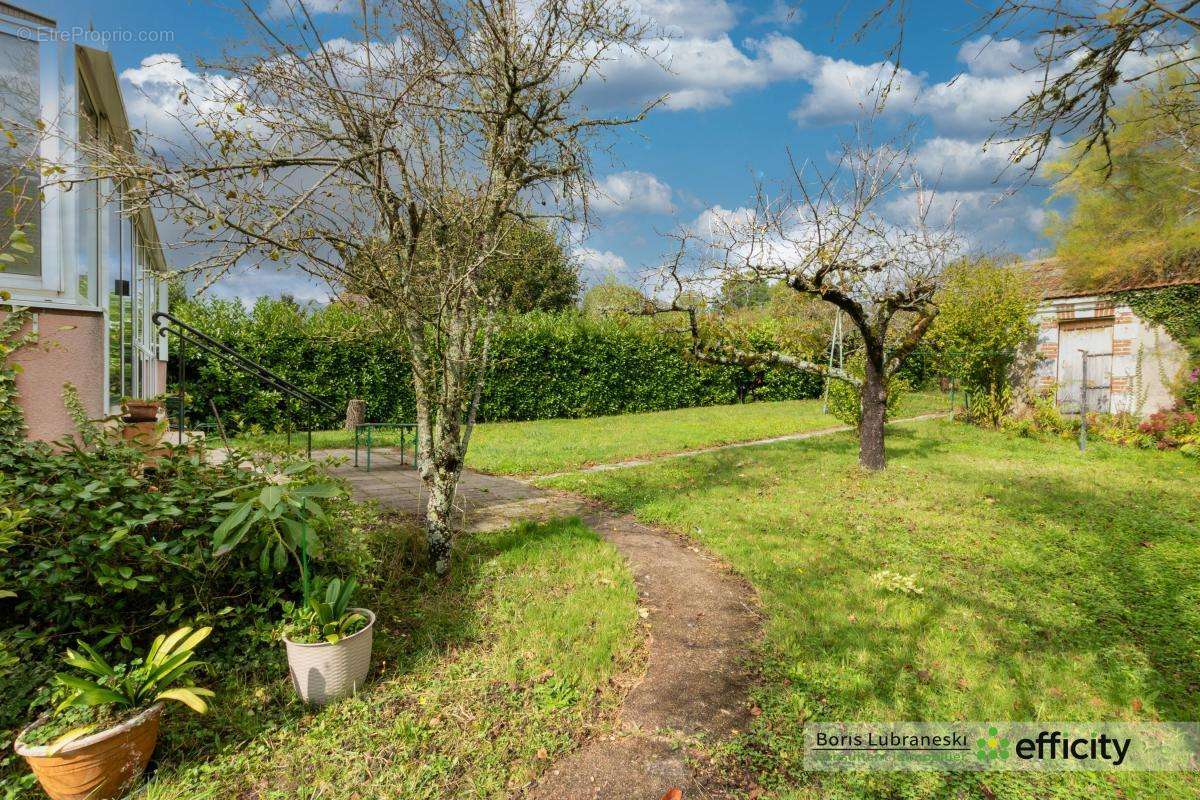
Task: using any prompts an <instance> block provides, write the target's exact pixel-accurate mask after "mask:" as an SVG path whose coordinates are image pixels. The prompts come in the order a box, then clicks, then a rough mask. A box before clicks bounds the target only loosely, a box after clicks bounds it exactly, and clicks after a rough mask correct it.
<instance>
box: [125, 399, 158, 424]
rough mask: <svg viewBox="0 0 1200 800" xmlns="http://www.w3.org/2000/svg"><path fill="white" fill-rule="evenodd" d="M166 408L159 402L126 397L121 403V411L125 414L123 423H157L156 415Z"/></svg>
mask: <svg viewBox="0 0 1200 800" xmlns="http://www.w3.org/2000/svg"><path fill="white" fill-rule="evenodd" d="M165 409H166V406H165V405H164V404H163V403H162V401H161V400H154V399H152V400H141V399H137V398H134V397H126V398H124V399H123V400H122V401H121V410H122V411H123V412H125V417H124V419H125V422H157V421H158V415H159V413H160V412H162V411H164V410H165Z"/></svg>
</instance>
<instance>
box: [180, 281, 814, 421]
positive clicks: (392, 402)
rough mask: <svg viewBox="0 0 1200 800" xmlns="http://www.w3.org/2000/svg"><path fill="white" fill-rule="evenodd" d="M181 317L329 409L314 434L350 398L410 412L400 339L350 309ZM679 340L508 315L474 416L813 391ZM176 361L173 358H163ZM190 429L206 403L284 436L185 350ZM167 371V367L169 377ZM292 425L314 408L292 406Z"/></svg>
mask: <svg viewBox="0 0 1200 800" xmlns="http://www.w3.org/2000/svg"><path fill="white" fill-rule="evenodd" d="M174 313H176V314H177V315H178V316H179V317H180V318H182V319H184V320H185V321H187V322H188V323H190V324H192V325H193V326H195V327H196V328H198V329H200V330H202V331H204V332H206V333H208V334H209V335H210V336H213V337H214V338H216V339H218V340H220V341H222V342H224V343H226V344H228V345H229V346H231V347H233V348H234V349H235V350H237V351H238V352H240V353H243V354H244V355H246V356H248V357H250V358H252V359H254V360H256V361H258V362H260V363H261V364H263V365H264V366H266V367H268V368H269V369H271V370H274V371H275V372H277V373H279V374H280V375H282V376H283V377H284V378H286V379H287V380H289V381H291V382H293V383H295V384H296V385H298V386H300V387H301V388H303V389H305V390H307V391H309V392H312V393H313V394H314V395H316V396H317V397H321V398H323V399H325V400H327V401H329V403H330V404H331V405H332V406H333V409H334V410H333V411H330V412H324V411H319V410H316V411H314V412H313V413H312V414H311V419H312V422H313V424H314V425H316V426H317V427H323V428H330V427H336V426H338V425H339V424H340V423H341V421H342V409H344V408H345V406H346V402H347V401H348V400H349V399H350V398H353V397H357V398H361V399H363V400H365V401H366V404H367V415H368V419H371V420H376V421H389V420H406V419H412V418H413V416H414V399H413V391H412V379H411V375H410V372H409V366H408V357H407V355H406V353H405V351H404V346H403V344H402V343H400V342H397V341H395V340H388V339H386V338H384V337H380V336H378V335H376V334H375V333H374V332H373V331H371V330H370V329H369V328H368V327H367V326H366V325H364V323H363V320H362V318H361V317H359V316H358V315H357V314H356V313H355V312H354V311H353V310H350V309H346V308H342V307H339V306H330V307H327V308H322V309H305V308H301V307H299V306H297V305H296V304H294V303H291V302H288V301H286V300H268V299H262V300H260V301H259V302H258V303H257V304H255V306H254V307H253V308H252V309H250V310H246V309H245V308H243V307H242V305H241V304H240V303H235V302H228V301H217V300H211V301H203V302H188V303H183V304H180V305H179V306H178V307H177V308H176V310H175V312H174ZM686 344H687V342H686V340H685V339H684V338H683V337H682V336H681V335H680V334H679V333H677V332H669V331H667V330H665V329H664V327H663V326H662V325H660V324H659V323H656V322H655V321H653V320H650V319H644V318H630V317H627V316H616V317H601V318H592V317H588V316H585V315H583V314H579V313H577V312H573V311H572V312H564V313H555V314H551V313H540V312H538V313H530V314H522V315H515V316H510V317H506V318H504V319H503V320H502V321H501V324H500V326H499V329H498V330H497V332H496V335H495V340H494V341H493V343H492V348H491V352H492V365H493V366H492V371H491V373H490V375H489V376H488V381H487V383H486V385H485V389H484V394H483V397H482V401H481V405H480V411H479V418H480V419H481V420H531V419H548V418H555V417H590V416H598V415H605V414H623V413H630V412H638V411H660V410H668V409H674V408H685V407H691V406H705V405H717V404H724V403H734V402H737V401H738V400H739V399H744V398H754V399H760V400H791V399H804V398H812V397H817V396H819V395H820V393H821V390H822V386H823V383H822V381H821V379H820V378H819V377H816V376H813V375H806V374H801V373H797V372H795V371H792V370H781V369H773V368H772V369H762V370H745V369H743V368H740V367H727V366H715V365H709V364H701V363H697V362H695V361H694V360H692V359H690V358H689V357H688V356H687V355H686V352H685V351H686ZM177 355H178V352H177V350H176V351H175V352H173V354H172V358H175V357H176V356H177ZM187 366H188V385H187V389H188V394H189V397H190V402H189V404H188V407H189V415H191V416H189V423H194V422H197V421H211V419H210V418H209V417H210V414H211V412H210V401H211V402H212V403H214V404H215V405H216V407H217V409H218V410H219V412H220V413H221V415H222V419H223V421H224V422H225V425H226V427H227V428H229V429H230V430H243V429H245V428H248V427H249V426H250V425H260V426H262V428H263V429H265V430H283V429H285V428H286V426H287V425H288V422H289V418H290V417H289V414H288V413H287V411H286V406H285V403H284V399H283V398H281V397H280V396H279V393H278V392H274V391H272V390H270V389H265V388H264V387H263V386H262V385H261V382H260V381H257V380H255V379H253V378H251V377H249V376H247V375H245V374H243V373H241V372H239V371H237V370H233V369H230V368H229V367H227V366H226V365H224V364H223V363H221V362H219V361H217V360H214V359H211V358H208V357H207V356H205V355H204V354H200V353H196V352H195V350H194V348H193V350H192V351H190V352H189V354H188V365H187ZM176 374H177V373H176V367H175V366H174V365H173V366H172V367H171V370H170V372H169V376H170V378H171V379H172V380H174V379H175V375H176ZM299 411H300V412H301V413H300V415H299V419H301V420H303V419H304V414H306V413H308V412H309V411H313V410H311V409H301V410H299Z"/></svg>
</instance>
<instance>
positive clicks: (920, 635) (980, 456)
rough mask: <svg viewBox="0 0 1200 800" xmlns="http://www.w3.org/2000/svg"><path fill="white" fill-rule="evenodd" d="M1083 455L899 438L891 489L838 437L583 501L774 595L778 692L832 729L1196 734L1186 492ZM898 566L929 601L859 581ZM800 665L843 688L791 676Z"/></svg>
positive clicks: (713, 463) (1194, 615)
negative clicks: (892, 724)
mask: <svg viewBox="0 0 1200 800" xmlns="http://www.w3.org/2000/svg"><path fill="white" fill-rule="evenodd" d="M1057 447H1062V448H1064V449H1063V452H1062V453H1061V454H1059V453H1058V452H1057V450H1055V449H1054V448H1057ZM1070 447H1071V444H1070V443H1069V442H1066V443H1040V442H1034V441H1025V440H1013V439H1011V438H1010V437H1007V436H1005V435H1004V434H999V433H991V432H986V431H978V430H976V429H967V428H959V427H958V426H955V425H954V424H952V423H942V424H914V425H905V426H891V427H889V429H888V455H889V463H890V464H892V465H893V467H895V468H896V469H893V470H889V471H888V472H887V473H885V474H882V475H879V476H873V475H868V474H866V473H862V472H860V471H858V470H857V467H856V466H855V461H856V454H857V447H856V442H855V440H854V437H853V436H852V435H851V434H840V435H834V436H828V437H822V438H819V439H809V440H804V441H799V442H788V443H783V444H778V445H772V446H769V447H764V448H761V449H756V450H755V451H723V452H718V453H712V454H709V455H706V456H704V457H702V458H698V459H688V460H680V461H677V462H674V463H672V464H670V465H668V466H660V467H651V468H643V469H635V470H630V471H627V472H624V473H622V474H620V475H617V474H611V475H602V476H597V475H593V476H588V477H585V478H580V479H578V483H577V484H576V485H577V486H580V487H582V488H584V489H589V487H594V489H592V490H591V493H593V494H597V495H598V496H600V497H602V498H604V499H607V500H609V501H610V502H614V503H615V504H617V505H619V506H621V507H623V508H625V509H628V510H633V511H638V512H640V513H642V514H643V515H644V516H648V517H649V518H650V519H651V520H652V521H662V520H663V519H666V520H667V521H669V522H670V523H672V524H677V525H678V526H679V527H681V528H682V529H684V530H692V531H702V533H700V534H699V535H700V538H701V539H702V540H704V541H705V542H706V543H707V544H709V545H710V546H712V547H714V548H715V549H716V550H717V551H718V552H720V554H721V555H723V556H725V557H726V558H729V559H730V560H731V561H732V562H733V563H734V565H735V566H736V567H737V568H738V569H739V570H740V571H741V572H742V573H743V574H744V575H745V576H746V577H747V578H749V579H750V580H751V581H752V582H753V583H755V585H756V586H758V587H759V589H760V591H761V592H762V593H763V596H764V602H765V603H766V605H767V606H768V610H769V612H770V613H771V615H772V616H773V617H774V618H775V619H774V623H773V632H772V638H773V639H774V640H775V641H774V645H773V647H774V650H775V653H774V655H773V656H772V655H770V654H769V655H768V658H772V657H775V658H778V663H777V664H776V665H775V666H774V670H775V672H776V673H777V674H776V677H777V678H779V679H780V680H786V681H788V682H789V684H790V685H791V686H792V688H793V689H794V690H798V691H801V692H802V693H803V694H805V695H807V696H808V697H809V698H819V699H820V704H821V705H822V707H823V712H822V713H825V714H833V715H835V716H834V717H831V718H854V716H855V713H856V711H858V712H859V713H861V709H862V708H864V707H870V708H873V709H876V710H879V709H881V708H886V709H887V710H888V713H892V714H894V718H895V719H938V718H945V716H944V715H946V714H948V713H958V714H962V713H965V714H968V715H970V714H971V713H979V714H981V715H983V716H985V717H986V716H993V715H995V714H997V713H1001V714H1006V715H1008V718H1010V719H1023V718H1030V719H1032V718H1038V717H1043V718H1044V715H1045V713H1047V712H1049V713H1055V710H1056V709H1057V710H1058V711H1059V712H1060V713H1066V714H1068V715H1070V716H1073V717H1074V716H1078V717H1080V718H1097V717H1100V716H1110V717H1111V716H1113V715H1121V716H1124V717H1127V718H1146V715H1151V716H1154V715H1157V716H1158V717H1159V718H1162V719H1185V720H1186V719H1195V718H1196V716H1197V712H1196V699H1197V691H1198V687H1200V662H1198V661H1197V660H1196V659H1195V653H1196V652H1198V651H1200V637H1198V634H1197V630H1198V626H1197V623H1198V621H1200V614H1198V612H1197V611H1196V607H1197V601H1198V600H1200V591H1198V590H1197V588H1196V587H1197V585H1200V557H1198V556H1197V553H1198V552H1200V548H1198V547H1197V545H1200V529H1198V527H1197V524H1196V521H1197V517H1196V515H1195V513H1191V515H1190V516H1189V513H1188V512H1187V511H1186V509H1185V508H1182V505H1184V504H1185V503H1186V499H1187V498H1186V496H1187V492H1186V491H1185V487H1183V486H1182V485H1181V484H1178V483H1177V484H1169V485H1167V486H1165V487H1164V486H1158V485H1155V484H1154V480H1156V476H1158V475H1159V473H1158V472H1155V467H1154V465H1153V464H1152V463H1151V462H1145V463H1143V462H1141V461H1139V460H1138V459H1139V458H1140V457H1137V456H1135V455H1134V454H1127V455H1124V454H1118V455H1117V456H1116V457H1115V458H1116V460H1107V461H1101V462H1099V463H1089V462H1086V461H1078V460H1076V459H1074V458H1073V457H1072V454H1071V453H1070ZM1060 455H1061V458H1060V457H1059V456H1060ZM1159 463H1160V464H1165V463H1167V462H1159ZM1122 470H1125V472H1122ZM567 485H568V486H569V485H570V482H569V481H568V482H567ZM663 515H665V517H664V516H663ZM796 537H803V538H804V539H807V541H803V540H798V539H797V538H796ZM893 564H894V565H896V566H895V569H896V570H898V571H900V572H909V571H912V568H914V567H916V568H918V572H919V574H920V575H922V576H924V577H923V580H925V581H927V582H928V586H927V587H926V588H925V591H924V593H923V594H920V595H905V594H903V593H891V594H889V593H888V592H886V591H883V590H881V589H879V588H878V587H877V586H875V585H873V584H872V582H871V581H869V580H864V579H866V578H867V577H868V576H872V575H874V574H876V573H877V572H878V571H879V570H880V569H881V567H889V568H891V565H893ZM955 647H960V648H966V649H964V650H960V651H958V652H956V651H955V650H954V648H955ZM972 647H974V648H976V649H971V648H972ZM796 653H801V654H803V656H804V657H806V658H810V659H811V662H812V663H813V664H823V665H839V664H841V665H849V666H847V667H846V668H845V674H841V675H838V674H813V673H811V672H809V673H804V672H803V671H801V672H799V673H798V672H797V671H796V669H795V665H796V661H795V654H796ZM814 654H816V655H814ZM864 658H866V659H867V661H866V662H865V663H864V661H863V659H864ZM1059 680H1061V684H1059V683H1058V682H1057V681H1059ZM990 687H998V689H997V691H998V692H999V694H998V695H993V694H990V692H991V689H990ZM972 707H975V708H974V710H973V708H972ZM1143 709H1144V710H1145V714H1143V713H1142V711H1143ZM838 714H842V715H845V716H844V717H837V716H836V715H838Z"/></svg>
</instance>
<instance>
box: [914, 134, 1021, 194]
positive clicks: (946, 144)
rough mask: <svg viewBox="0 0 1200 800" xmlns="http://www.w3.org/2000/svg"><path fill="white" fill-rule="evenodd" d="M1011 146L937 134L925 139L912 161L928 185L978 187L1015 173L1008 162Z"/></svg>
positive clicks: (947, 188) (940, 187)
mask: <svg viewBox="0 0 1200 800" xmlns="http://www.w3.org/2000/svg"><path fill="white" fill-rule="evenodd" d="M1010 153H1011V148H1010V147H1007V146H1004V145H1000V144H993V145H991V146H988V145H987V144H986V143H985V142H982V141H978V140H967V139H951V138H946V137H942V136H936V137H934V138H932V139H926V140H925V141H924V142H921V144H920V145H919V146H918V147H917V149H916V150H915V151H914V152H913V163H914V165H915V166H916V168H917V170H918V171H919V172H920V173H921V177H923V178H924V179H925V183H926V184H927V185H929V186H933V187H936V188H937V189H938V190H939V191H944V190H949V189H961V188H964V187H975V188H979V187H981V186H983V185H986V184H991V183H993V182H996V181H998V180H999V179H1001V178H1002V177H1004V176H1005V174H1006V172H1007V174H1009V175H1015V174H1016V172H1017V171H1019V168H1016V169H1014V168H1013V167H1012V166H1011V165H1010V162H1009V155H1010Z"/></svg>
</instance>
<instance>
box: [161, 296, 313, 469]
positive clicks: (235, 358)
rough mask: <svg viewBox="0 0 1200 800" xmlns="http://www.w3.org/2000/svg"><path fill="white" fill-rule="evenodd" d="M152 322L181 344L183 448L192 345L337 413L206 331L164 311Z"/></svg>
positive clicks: (309, 436) (309, 441) (282, 390)
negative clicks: (190, 349) (189, 345)
mask: <svg viewBox="0 0 1200 800" xmlns="http://www.w3.org/2000/svg"><path fill="white" fill-rule="evenodd" d="M150 319H151V320H152V321H153V322H154V324H155V325H157V326H158V335H159V336H169V335H170V334H172V333H174V334H175V336H176V338H178V340H179V443H180V444H181V445H182V444H183V431H184V429H185V428H186V424H185V421H186V419H187V346H188V344H189V343H191V344H193V345H195V346H196V347H197V348H199V349H200V350H202V351H203V352H206V353H208V354H209V355H212V356H214V357H215V358H217V359H219V360H221V361H224V362H225V363H227V364H230V365H232V366H234V367H236V368H238V369H241V370H242V371H244V372H247V373H249V374H250V375H251V376H252V377H255V378H258V379H259V380H261V381H263V382H264V383H266V384H267V385H268V386H269V387H271V388H273V389H277V390H278V391H280V392H282V393H283V394H285V395H287V396H289V397H291V398H293V399H296V400H300V401H303V402H305V403H310V404H312V405H315V406H319V407H320V408H322V409H324V410H326V411H335V410H336V408H335V407H334V406H333V405H331V404H330V403H327V402H326V401H324V400H322V399H321V398H319V397H317V396H316V395H314V394H313V393H311V392H308V391H306V390H304V389H301V388H300V387H299V386H296V385H295V384H293V383H291V382H290V381H288V380H286V379H285V378H283V377H281V376H280V375H278V374H277V373H275V372H272V371H271V370H269V369H267V368H266V367H264V366H263V365H262V364H259V363H258V362H257V361H254V360H253V359H250V358H247V357H246V356H244V355H242V354H241V353H239V352H238V351H236V350H234V349H233V348H232V347H230V346H229V345H227V344H225V343H224V342H220V341H218V340H216V339H214V338H213V337H211V336H209V335H208V334H207V333H204V332H203V331H199V330H196V329H195V328H193V327H192V326H191V325H188V324H187V323H186V322H184V321H183V320H181V319H179V318H178V317H174V316H172V315H170V314H168V313H167V312H165V311H156V312H154V315H153V316H152V317H151V318H150ZM305 416H306V418H307V419H308V420H309V422H308V424H307V428H306V433H307V436H308V448H307V451H308V455H309V456H310V457H311V456H312V422H311V419H312V415H311V414H307V415H305ZM288 443H289V444H291V431H290V430H289V431H288Z"/></svg>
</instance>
